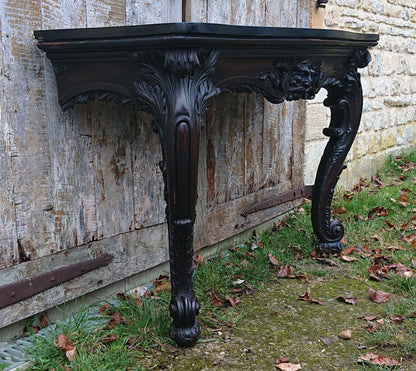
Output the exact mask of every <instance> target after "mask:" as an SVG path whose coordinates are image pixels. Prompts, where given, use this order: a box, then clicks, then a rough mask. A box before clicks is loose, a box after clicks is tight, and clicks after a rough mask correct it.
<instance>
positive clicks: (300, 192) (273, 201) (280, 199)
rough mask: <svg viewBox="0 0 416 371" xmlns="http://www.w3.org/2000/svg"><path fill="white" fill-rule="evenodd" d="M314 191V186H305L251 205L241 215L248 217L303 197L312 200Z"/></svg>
mask: <svg viewBox="0 0 416 371" xmlns="http://www.w3.org/2000/svg"><path fill="white" fill-rule="evenodd" d="M312 190H313V186H312V185H305V186H303V187H299V188H296V189H293V190H291V191H288V192H284V193H281V194H280V195H277V196H274V197H271V198H269V199H267V200H264V201H261V202H258V203H256V204H254V205H251V206H249V207H246V208H245V209H244V210H243V211H242V212H241V215H242V216H244V217H247V216H248V215H250V214H253V213H256V212H258V211H261V210H265V209H269V208H271V207H274V206H277V205H280V204H283V203H285V202H289V201H293V200H296V199H298V198H302V197H306V198H310V197H312Z"/></svg>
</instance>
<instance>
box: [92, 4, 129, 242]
mask: <svg viewBox="0 0 416 371" xmlns="http://www.w3.org/2000/svg"><path fill="white" fill-rule="evenodd" d="M86 8H87V26H88V27H107V26H122V25H125V23H126V3H125V1H124V0H123V1H118V2H117V1H113V0H104V1H96V0H86ZM90 114H91V121H92V147H93V151H94V153H93V163H94V184H95V194H96V208H97V230H98V238H104V237H107V236H111V235H115V234H118V233H125V232H127V231H129V230H132V229H133V228H134V197H133V176H132V158H131V156H132V153H131V123H130V119H131V111H130V108H128V107H126V106H122V105H120V104H119V103H108V102H92V103H91V104H90Z"/></svg>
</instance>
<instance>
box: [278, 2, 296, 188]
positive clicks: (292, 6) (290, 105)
mask: <svg viewBox="0 0 416 371" xmlns="http://www.w3.org/2000/svg"><path fill="white" fill-rule="evenodd" d="M298 5H299V1H291V0H282V5H281V6H282V7H281V12H282V14H281V26H282V27H296V22H297V15H298ZM294 104H295V102H293V101H292V102H287V101H285V102H283V103H282V104H281V106H282V110H281V111H280V112H281V113H282V114H281V115H280V119H279V127H278V128H279V137H280V140H279V146H280V148H279V152H280V153H279V160H280V162H281V167H280V169H279V175H280V178H279V182H283V181H286V180H291V178H292V163H293V132H292V130H293V127H292V122H293V113H294Z"/></svg>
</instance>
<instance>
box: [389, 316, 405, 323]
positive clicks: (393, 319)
mask: <svg viewBox="0 0 416 371" xmlns="http://www.w3.org/2000/svg"><path fill="white" fill-rule="evenodd" d="M390 321H392V322H397V323H402V322H403V321H404V319H403V317H402V316H394V317H390Z"/></svg>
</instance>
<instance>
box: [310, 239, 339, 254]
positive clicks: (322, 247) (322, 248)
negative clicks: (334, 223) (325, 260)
mask: <svg viewBox="0 0 416 371" xmlns="http://www.w3.org/2000/svg"><path fill="white" fill-rule="evenodd" d="M342 248H343V244H342V242H341V241H336V242H324V241H318V242H317V244H316V250H317V251H318V252H323V253H325V254H338V253H340V252H341V251H342Z"/></svg>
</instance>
